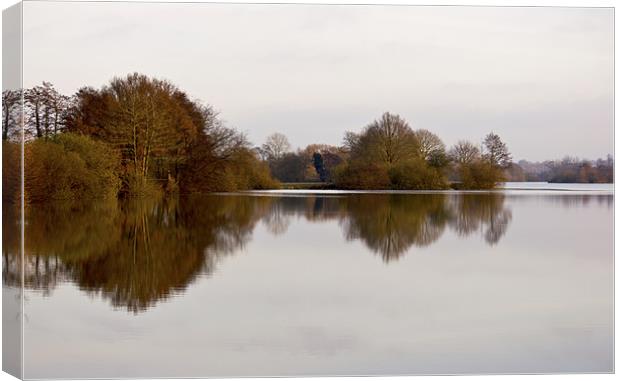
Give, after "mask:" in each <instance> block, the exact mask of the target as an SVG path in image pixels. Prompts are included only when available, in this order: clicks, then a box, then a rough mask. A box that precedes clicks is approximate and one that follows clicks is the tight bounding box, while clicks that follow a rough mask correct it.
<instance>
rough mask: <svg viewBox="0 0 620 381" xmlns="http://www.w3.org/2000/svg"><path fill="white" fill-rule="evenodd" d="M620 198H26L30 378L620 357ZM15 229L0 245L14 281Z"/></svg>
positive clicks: (573, 363) (602, 367) (579, 194)
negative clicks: (618, 328) (619, 292)
mask: <svg viewBox="0 0 620 381" xmlns="http://www.w3.org/2000/svg"><path fill="white" fill-rule="evenodd" d="M613 202H614V201H613V194H611V193H610V192H608V191H605V190H604V189H603V190H601V189H599V192H594V193H592V192H587V191H562V192H553V191H516V192H510V191H505V192H479V193H459V192H448V193H431V194H423V193H415V194H348V193H336V194H264V193H263V194H237V195H209V196H200V197H191V198H181V199H177V200H150V201H135V200H134V201H124V202H101V203H90V204H88V205H75V204H52V205H45V206H38V207H37V208H30V209H29V210H28V213H27V221H26V222H27V223H26V231H25V234H26V280H25V282H26V285H27V292H26V301H25V315H26V320H25V323H24V351H25V352H24V353H25V367H26V374H25V377H26V378H42V377H46V378H50V377H53V378H73V377H78V378H87V377H154V376H158V377H172V376H176V377H207V376H285V375H357V374H368V375H373V374H438V373H439V374H452V373H546V372H610V371H612V370H613V235H612V234H613ZM3 213H4V216H3V217H4V218H3V221H4V224H5V226H4V229H5V237H6V234H7V231H10V230H11V229H14V227H15V225H14V224H12V223H11V221H14V220H15V219H13V218H11V213H12V209H11V208H10V207H8V206H7V205H5V206H4V208H3ZM16 245H17V241H16V240H11V239H5V240H4V242H3V259H4V260H3V262H4V267H3V269H4V276H5V277H4V279H5V287H11V286H12V282H13V284H14V283H15V282H16V279H17V278H16V277H12V276H11V275H12V274H14V272H15V271H14V267H15V266H14V264H15V263H16V262H15V258H14V257H15V253H16V252H17V250H16Z"/></svg>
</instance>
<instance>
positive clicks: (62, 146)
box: [2, 73, 514, 203]
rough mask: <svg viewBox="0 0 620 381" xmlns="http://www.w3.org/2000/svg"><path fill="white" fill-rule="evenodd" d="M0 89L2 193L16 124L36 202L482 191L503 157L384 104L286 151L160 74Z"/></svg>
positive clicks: (11, 184)
mask: <svg viewBox="0 0 620 381" xmlns="http://www.w3.org/2000/svg"><path fill="white" fill-rule="evenodd" d="M23 102H24V104H23V114H22V112H21V110H22V108H21V103H22V92H21V91H10V90H9V91H4V92H3V94H2V107H3V120H2V137H3V163H4V165H3V171H4V175H3V190H4V201H11V200H15V198H16V197H17V195H18V194H19V188H20V173H19V165H18V163H19V162H20V153H21V151H20V145H19V143H20V142H21V133H22V130H21V126H22V125H23V133H24V167H25V173H24V183H25V198H26V200H27V202H29V203H35V202H43V201H47V200H66V199H89V198H98V197H127V196H144V195H150V194H155V193H162V192H165V193H181V194H189V193H203V192H230V191H239V190H253V189H275V188H279V187H281V184H282V183H298V184H306V185H307V183H312V184H311V185H312V186H315V187H316V186H320V187H326V188H334V189H398V190H435V189H449V188H456V189H491V188H494V187H496V186H497V184H498V183H500V182H502V181H505V179H506V174H509V173H510V169H511V168H513V167H514V164H513V163H512V159H511V155H510V153H509V151H508V148H507V146H506V144H505V143H504V142H503V141H502V140H501V139H500V137H499V136H498V135H496V134H494V133H489V134H488V135H487V136H486V137H485V138H484V140H483V143H482V144H480V145H476V144H474V143H472V142H469V141H459V142H458V143H457V144H455V145H454V146H453V147H451V148H450V149H447V148H446V146H445V144H444V143H443V142H442V141H441V139H440V138H439V137H438V136H437V135H435V134H434V133H432V132H430V131H428V130H424V129H418V130H414V129H412V128H411V127H410V125H409V124H408V123H407V121H405V120H404V119H403V118H401V117H400V116H399V115H396V114H392V113H389V112H386V113H384V114H383V115H382V116H381V117H380V118H379V119H377V120H375V121H373V122H371V123H370V124H369V125H367V126H366V127H364V128H363V129H362V130H361V131H359V132H347V133H345V135H344V139H343V144H342V146H339V147H336V146H330V145H325V144H312V145H309V146H307V147H306V148H305V149H303V150H297V152H293V151H292V150H291V146H290V144H289V142H288V139H287V138H286V136H284V135H283V134H280V133H276V134H273V135H271V136H270V137H269V138H268V139H267V141H266V142H265V143H264V144H262V145H261V146H258V147H253V146H252V144H251V143H250V142H249V141H248V139H247V138H246V136H245V135H244V134H242V133H240V132H239V131H238V130H236V129H234V128H231V127H229V126H226V125H225V123H224V122H223V121H222V120H221V119H220V118H218V114H217V112H216V111H215V110H214V108H213V107H212V106H210V105H205V104H203V103H201V102H200V101H197V100H194V99H192V98H190V96H189V95H188V94H186V93H185V92H184V91H182V90H181V89H179V88H178V87H176V86H175V85H173V84H172V83H170V82H169V81H166V80H160V79H155V78H149V77H147V76H145V75H141V74H138V73H134V74H130V75H127V76H125V77H122V78H120V77H117V78H114V79H112V80H111V81H110V82H109V83H108V84H107V85H105V86H103V87H102V88H100V89H95V88H92V87H83V88H81V89H79V90H78V91H77V93H75V94H74V95H72V96H66V95H62V94H60V93H59V92H58V91H57V90H56V89H55V88H54V87H53V85H52V84H50V83H48V82H43V83H42V85H40V86H35V87H33V88H30V89H25V90H23Z"/></svg>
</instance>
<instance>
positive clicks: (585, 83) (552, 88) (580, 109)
mask: <svg viewBox="0 0 620 381" xmlns="http://www.w3.org/2000/svg"><path fill="white" fill-rule="evenodd" d="M134 71H137V72H140V73H144V74H147V75H150V76H156V77H159V78H164V79H168V80H170V81H172V82H173V83H175V84H176V85H178V86H179V87H180V88H181V89H183V90H185V91H186V92H187V93H189V94H190V95H191V96H192V97H195V98H197V99H200V100H202V101H204V102H206V103H209V104H211V105H213V106H214V107H215V108H216V109H217V110H219V111H220V115H221V117H222V118H223V119H224V120H225V121H226V122H227V123H228V125H230V126H233V127H236V128H238V129H239V130H241V131H244V132H246V133H247V134H248V137H249V138H250V140H251V141H252V142H253V143H256V144H260V143H262V142H263V141H264V139H265V137H266V136H268V135H269V134H271V133H273V132H283V133H285V134H286V135H287V136H288V137H289V140H290V141H291V143H292V144H293V146H294V147H304V146H306V145H307V144H310V143H328V144H340V143H341V142H342V137H343V135H344V132H345V131H347V130H350V131H359V130H360V129H361V128H362V127H364V126H365V125H366V124H368V123H369V122H371V121H372V120H373V119H376V118H378V117H379V116H380V115H381V114H382V113H383V112H385V111H390V112H393V113H398V114H400V115H401V116H402V117H404V118H405V119H407V120H408V121H409V123H410V124H411V125H412V127H413V128H425V129H429V130H431V131H433V132H435V133H437V134H438V135H439V136H440V137H441V138H442V139H443V140H444V142H445V143H446V144H448V145H451V144H453V143H455V142H456V141H457V140H459V139H470V140H472V141H474V142H480V141H481V139H482V137H483V136H484V135H485V134H486V133H488V132H489V131H494V132H496V133H498V134H499V135H500V136H501V137H502V138H503V139H504V140H505V141H506V142H507V143H508V146H509V148H510V150H511V151H512V152H513V156H514V158H515V159H522V158H527V159H530V160H543V159H551V158H557V157H562V156H564V155H567V154H570V155H575V156H579V157H585V158H596V157H602V156H605V155H606V154H607V153H612V152H613V10H612V9H609V8H607V9H603V8H598V9H594V8H499V7H489V8H486V7H417V6H416V7H413V6H412V7H400V6H398V7H397V6H317V5H235V4H162V3H159V4H157V3H151V4H146V3H124V4H123V3H45V2H26V3H25V5H24V85H25V86H26V87H30V86H32V85H34V84H37V83H40V82H41V81H43V80H45V81H50V82H52V83H54V84H55V85H56V87H57V88H58V89H59V90H60V91H62V92H63V93H66V94H71V93H73V92H75V91H76V90H77V89H78V88H79V87H81V86H84V85H91V86H95V87H100V86H102V85H104V84H105V83H106V82H107V81H109V80H110V79H111V78H112V77H114V76H118V75H125V74H127V73H130V72H134Z"/></svg>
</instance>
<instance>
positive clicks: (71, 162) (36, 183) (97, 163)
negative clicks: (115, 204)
mask: <svg viewBox="0 0 620 381" xmlns="http://www.w3.org/2000/svg"><path fill="white" fill-rule="evenodd" d="M24 160H25V163H24V166H25V179H24V181H25V193H26V194H25V196H26V198H27V200H28V201H29V202H43V201H48V200H77V199H86V198H107V197H116V195H117V194H118V191H119V189H120V180H119V178H118V175H117V173H118V172H117V171H118V166H119V156H118V154H117V153H116V152H115V151H114V150H112V149H111V148H110V147H108V146H107V145H106V144H105V143H101V142H97V141H95V140H93V139H91V138H89V137H86V136H83V135H75V134H69V133H67V134H59V135H56V136H54V137H53V138H51V139H37V140H35V141H32V142H28V143H26V145H25V147H24Z"/></svg>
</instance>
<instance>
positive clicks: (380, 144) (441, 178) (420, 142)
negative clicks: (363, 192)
mask: <svg viewBox="0 0 620 381" xmlns="http://www.w3.org/2000/svg"><path fill="white" fill-rule="evenodd" d="M345 146H346V147H347V149H348V151H349V153H350V155H349V158H348V160H347V162H346V164H344V165H342V166H341V168H340V169H339V170H338V171H337V174H336V176H335V181H336V186H338V187H342V188H349V189H444V188H446V186H447V182H446V176H445V174H444V172H445V167H446V166H447V164H448V159H447V156H446V154H445V146H444V144H443V142H441V140H440V139H439V138H438V137H437V136H436V135H434V134H432V133H431V132H429V131H426V130H418V131H416V132H414V131H413V130H412V129H411V128H410V127H409V124H408V123H407V122H406V121H405V120H404V119H402V118H400V116H398V115H392V114H389V113H385V114H383V116H382V117H381V119H380V120H376V121H374V122H373V123H371V124H370V125H369V126H367V127H366V128H365V129H364V130H363V131H362V133H360V134H355V133H348V134H347V135H346V136H345Z"/></svg>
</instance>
